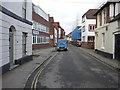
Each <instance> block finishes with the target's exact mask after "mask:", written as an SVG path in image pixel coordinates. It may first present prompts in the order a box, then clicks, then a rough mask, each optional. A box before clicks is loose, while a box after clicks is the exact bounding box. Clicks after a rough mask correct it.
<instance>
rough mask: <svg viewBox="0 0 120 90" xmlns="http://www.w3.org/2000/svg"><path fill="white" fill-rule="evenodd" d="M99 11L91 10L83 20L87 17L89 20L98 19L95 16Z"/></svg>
mask: <svg viewBox="0 0 120 90" xmlns="http://www.w3.org/2000/svg"><path fill="white" fill-rule="evenodd" d="M97 11H98V9H89V10H88V11H87V12H86V13H85V14H84V15H83V16H82V18H83V17H84V16H85V15H86V18H87V19H96V16H94V14H95V13H96V12H97Z"/></svg>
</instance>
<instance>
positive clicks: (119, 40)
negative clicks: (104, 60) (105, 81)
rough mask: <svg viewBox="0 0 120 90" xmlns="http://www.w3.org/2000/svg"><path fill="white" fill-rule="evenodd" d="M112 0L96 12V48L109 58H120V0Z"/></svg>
mask: <svg viewBox="0 0 120 90" xmlns="http://www.w3.org/2000/svg"><path fill="white" fill-rule="evenodd" d="M110 1H111V0H109V2H106V3H104V5H102V7H101V8H100V9H99V10H98V12H97V13H96V14H95V15H96V16H97V28H96V29H95V50H96V52H98V53H99V54H102V55H104V56H106V57H108V58H111V59H118V60H120V1H119V0H114V1H113V0H112V2H110Z"/></svg>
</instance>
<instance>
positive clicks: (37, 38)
mask: <svg viewBox="0 0 120 90" xmlns="http://www.w3.org/2000/svg"><path fill="white" fill-rule="evenodd" d="M32 7H33V11H32V20H33V27H32V34H33V45H32V49H39V48H43V47H48V46H49V38H50V34H49V30H50V23H49V15H48V14H46V13H45V12H44V11H43V10H42V9H41V8H40V7H39V6H36V5H34V4H33V5H32Z"/></svg>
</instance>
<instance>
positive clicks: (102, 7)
mask: <svg viewBox="0 0 120 90" xmlns="http://www.w3.org/2000/svg"><path fill="white" fill-rule="evenodd" d="M118 2H120V1H119V0H114V1H112V0H109V2H106V3H105V4H104V3H103V4H102V5H101V8H100V9H99V10H98V11H97V12H96V13H95V14H94V16H96V15H97V14H98V13H99V12H100V11H101V10H103V9H104V8H105V7H106V6H108V5H109V4H110V3H118Z"/></svg>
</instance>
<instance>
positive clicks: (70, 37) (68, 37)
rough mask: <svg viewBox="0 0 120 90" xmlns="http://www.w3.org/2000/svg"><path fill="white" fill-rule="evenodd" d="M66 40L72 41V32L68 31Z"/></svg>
mask: <svg viewBox="0 0 120 90" xmlns="http://www.w3.org/2000/svg"><path fill="white" fill-rule="evenodd" d="M66 40H67V41H69V42H70V41H72V32H70V33H69V34H68V35H66Z"/></svg>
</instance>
